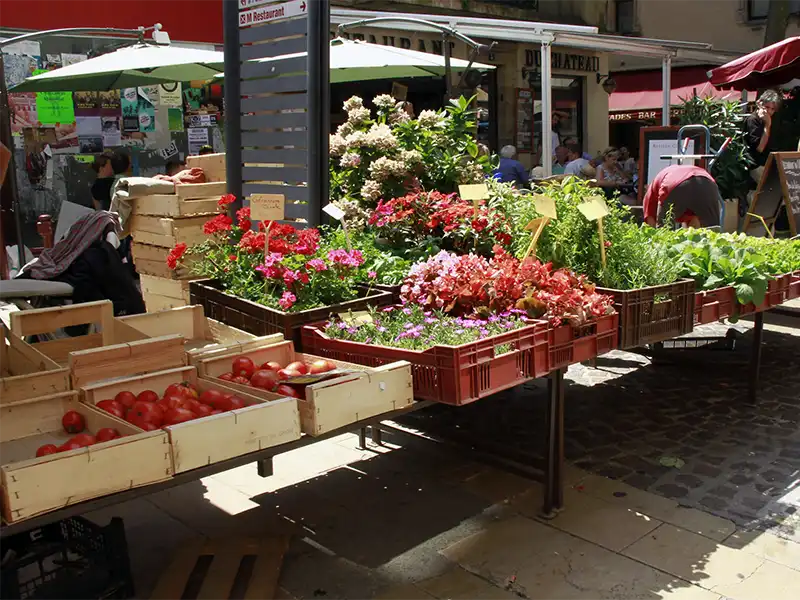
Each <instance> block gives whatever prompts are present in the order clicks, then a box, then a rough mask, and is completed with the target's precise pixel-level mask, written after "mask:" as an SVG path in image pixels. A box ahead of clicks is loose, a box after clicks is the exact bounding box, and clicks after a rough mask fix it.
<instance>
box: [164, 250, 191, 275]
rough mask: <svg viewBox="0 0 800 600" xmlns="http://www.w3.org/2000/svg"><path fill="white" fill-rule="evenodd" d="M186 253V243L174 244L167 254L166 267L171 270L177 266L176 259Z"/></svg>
mask: <svg viewBox="0 0 800 600" xmlns="http://www.w3.org/2000/svg"><path fill="white" fill-rule="evenodd" d="M185 253H186V244H176V245H175V247H174V248H173V249H172V250H170V251H169V254H168V255H167V267H168V268H170V269H172V270H173V271H174V270H175V269H176V268H177V267H178V261H179V260H180V259H181V258H182V257H183V255H184V254H185Z"/></svg>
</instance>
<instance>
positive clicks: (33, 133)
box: [22, 127, 55, 189]
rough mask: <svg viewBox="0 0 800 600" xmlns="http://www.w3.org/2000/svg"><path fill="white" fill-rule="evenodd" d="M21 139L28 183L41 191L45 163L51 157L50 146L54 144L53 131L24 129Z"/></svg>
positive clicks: (32, 128) (50, 128)
mask: <svg viewBox="0 0 800 600" xmlns="http://www.w3.org/2000/svg"><path fill="white" fill-rule="evenodd" d="M22 137H23V139H24V144H25V172H26V173H27V174H28V181H30V183H31V185H32V186H34V187H36V188H39V189H42V188H44V187H45V183H46V179H47V163H48V162H49V161H50V159H51V158H52V155H53V153H52V150H51V148H50V144H51V143H54V142H55V130H54V129H53V128H52V127H26V128H25V129H24V130H23V132H22Z"/></svg>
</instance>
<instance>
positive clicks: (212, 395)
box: [200, 390, 222, 406]
mask: <svg viewBox="0 0 800 600" xmlns="http://www.w3.org/2000/svg"><path fill="white" fill-rule="evenodd" d="M220 398H222V392H220V391H219V390H206V391H205V392H203V393H202V394H200V402H202V403H203V404H208V405H209V406H211V405H212V404H214V402H216V401H217V400H219V399H220Z"/></svg>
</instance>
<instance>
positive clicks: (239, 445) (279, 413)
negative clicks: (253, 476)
mask: <svg viewBox="0 0 800 600" xmlns="http://www.w3.org/2000/svg"><path fill="white" fill-rule="evenodd" d="M81 392H82V394H83V400H84V401H85V402H86V403H87V404H90V405H93V406H97V408H99V409H100V410H102V411H105V412H108V413H110V414H113V415H115V416H116V417H118V418H121V419H124V420H125V421H127V422H129V423H131V424H132V425H133V426H135V427H138V428H140V429H142V430H145V431H157V430H163V431H165V432H166V433H167V435H168V436H169V444H170V448H171V451H172V462H173V467H174V469H175V472H176V473H182V472H184V471H189V470H191V469H196V468H197V467H201V466H205V465H210V464H213V463H217V462H221V461H223V460H227V459H229V458H234V457H236V456H241V455H244V454H249V453H250V452H255V451H257V450H262V449H264V448H270V447H272V446H277V445H279V444H283V443H286V442H291V441H294V440H296V439H299V438H300V421H299V416H298V408H297V400H296V399H295V398H288V397H285V396H281V395H279V394H272V393H268V394H267V393H265V394H261V395H259V396H256V395H254V394H249V393H246V392H242V391H239V390H235V389H231V388H229V387H226V386H224V385H221V384H220V383H217V382H215V381H210V380H206V379H200V378H199V377H198V375H197V369H195V368H194V367H181V368H177V369H169V370H166V371H159V372H156V373H149V374H147V375H142V376H138V377H129V378H126V379H118V380H115V381H107V382H101V383H97V384H93V385H89V386H87V387H84V388H83V389H82V390H81ZM209 440H213V443H209Z"/></svg>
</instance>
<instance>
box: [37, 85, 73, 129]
mask: <svg viewBox="0 0 800 600" xmlns="http://www.w3.org/2000/svg"><path fill="white" fill-rule="evenodd" d="M36 113H37V116H38V119H39V122H40V123H42V124H43V125H47V124H50V125H55V124H56V123H74V122H75V107H74V105H73V103H72V93H71V92H39V93H38V94H36Z"/></svg>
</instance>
